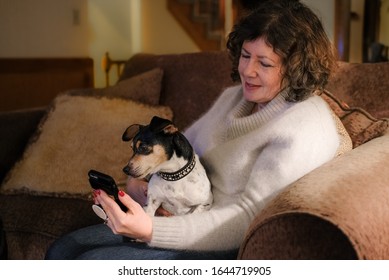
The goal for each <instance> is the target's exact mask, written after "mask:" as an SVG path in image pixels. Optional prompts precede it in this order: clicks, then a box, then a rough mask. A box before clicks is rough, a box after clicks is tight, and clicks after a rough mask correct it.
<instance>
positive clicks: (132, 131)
mask: <svg viewBox="0 0 389 280" xmlns="http://www.w3.org/2000/svg"><path fill="white" fill-rule="evenodd" d="M142 127H143V126H142V125H140V124H133V125H130V126H129V127H127V129H126V130H125V131H124V133H123V135H122V140H123V141H125V142H128V141H130V140H131V139H132V138H134V137H135V135H136V134H137V133H138V132H139V130H140V129H141V128H142Z"/></svg>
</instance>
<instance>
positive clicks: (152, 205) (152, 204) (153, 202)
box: [144, 193, 162, 217]
mask: <svg viewBox="0 0 389 280" xmlns="http://www.w3.org/2000/svg"><path fill="white" fill-rule="evenodd" d="M161 204H162V201H159V200H158V199H156V198H154V197H153V195H152V194H150V193H149V194H148V196H147V205H146V206H145V208H144V209H145V212H146V213H147V214H148V215H150V216H151V217H152V216H154V215H155V211H157V209H158V207H159V206H160V205H161Z"/></svg>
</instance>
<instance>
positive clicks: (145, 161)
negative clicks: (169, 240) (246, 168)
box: [122, 116, 213, 216]
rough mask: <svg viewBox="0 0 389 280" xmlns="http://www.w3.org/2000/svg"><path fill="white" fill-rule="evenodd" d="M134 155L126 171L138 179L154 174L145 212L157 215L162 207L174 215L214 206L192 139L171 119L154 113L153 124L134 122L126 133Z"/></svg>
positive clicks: (208, 184) (149, 186) (124, 136)
mask: <svg viewBox="0 0 389 280" xmlns="http://www.w3.org/2000/svg"><path fill="white" fill-rule="evenodd" d="M122 139H123V141H131V147H132V150H133V154H132V156H131V158H130V160H129V162H128V164H127V165H126V166H125V167H124V168H123V171H124V173H126V174H127V175H129V176H132V177H134V178H139V179H142V178H146V177H149V175H151V178H150V181H149V184H148V191H147V205H146V207H145V211H146V212H147V213H148V214H149V215H152V216H154V214H155V211H156V210H157V209H158V207H159V206H161V205H162V207H163V208H164V209H165V210H167V211H169V212H170V213H172V214H173V215H184V214H188V213H194V212H200V211H204V210H207V209H209V208H210V207H211V204H212V201H213V195H212V192H211V184H210V182H209V180H208V177H207V174H206V172H205V169H204V167H203V166H202V164H201V163H200V160H199V157H198V155H197V154H196V153H195V152H194V150H193V148H192V146H191V145H190V143H189V141H188V140H187V139H186V138H185V136H184V135H183V134H182V133H180V132H179V131H178V129H177V128H176V126H175V125H174V124H173V123H172V122H171V121H169V120H166V119H162V118H159V117H156V116H154V117H153V118H152V120H151V122H150V124H149V125H146V126H144V125H139V124H133V125H131V126H129V127H128V128H127V129H126V131H125V132H124V133H123V136H122Z"/></svg>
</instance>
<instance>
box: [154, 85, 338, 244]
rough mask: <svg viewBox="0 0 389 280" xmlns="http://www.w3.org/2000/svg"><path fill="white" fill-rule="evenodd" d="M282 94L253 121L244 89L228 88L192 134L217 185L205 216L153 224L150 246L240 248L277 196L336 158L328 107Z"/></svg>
mask: <svg viewBox="0 0 389 280" xmlns="http://www.w3.org/2000/svg"><path fill="white" fill-rule="evenodd" d="M284 94H285V93H284V92H283V93H280V94H279V95H278V96H277V97H276V98H274V99H273V100H272V101H271V102H269V103H268V104H267V105H266V106H265V107H263V108H262V109H260V110H259V111H258V112H257V113H255V114H250V113H251V110H252V108H253V103H250V102H247V101H246V100H244V99H243V97H242V90H241V87H240V86H237V87H232V88H228V89H226V90H225V92H224V93H223V94H222V95H221V96H220V98H219V99H218V100H217V101H216V103H215V104H214V105H213V107H212V108H211V109H210V110H209V111H208V112H207V113H206V114H205V115H204V116H202V117H201V118H200V119H199V120H198V121H196V122H195V123H194V124H193V125H192V126H191V127H190V128H189V129H188V130H187V131H186V133H185V134H186V136H187V137H188V139H189V140H190V142H191V143H192V145H193V147H194V149H195V150H196V152H197V153H198V154H199V156H200V157H201V160H202V162H203V164H204V167H205V168H206V170H207V173H208V176H209V178H210V180H211V182H212V191H213V195H214V204H213V207H212V208H211V209H210V210H209V211H207V212H204V213H199V214H190V215H185V216H177V217H169V218H165V217H155V218H154V219H153V236H152V241H151V242H150V243H149V244H150V246H156V247H163V248H172V249H194V250H226V249H232V248H238V247H239V245H240V243H241V242H242V240H243V237H244V234H245V232H246V231H247V229H248V227H249V225H250V222H251V221H252V220H253V218H254V217H255V215H256V214H257V213H258V212H259V211H261V209H263V207H264V205H265V204H266V202H268V201H269V199H270V198H272V197H273V196H274V195H275V194H276V193H277V192H279V191H280V190H282V189H283V188H285V187H286V186H288V185H289V184H291V183H293V182H294V181H295V180H297V179H298V178H300V177H302V176H303V175H305V174H307V173H308V172H310V171H311V170H313V169H315V168H317V167H318V166H320V165H322V164H323V163H325V162H327V161H329V160H330V159H332V158H333V157H334V156H335V154H336V151H337V148H338V147H339V144H340V138H339V136H338V134H337V130H336V125H335V121H334V119H333V117H332V115H331V113H330V109H329V107H328V106H327V104H326V102H325V101H323V100H322V99H321V98H320V97H318V96H314V97H310V98H308V99H307V100H305V101H302V102H299V103H290V102H287V101H285V98H284Z"/></svg>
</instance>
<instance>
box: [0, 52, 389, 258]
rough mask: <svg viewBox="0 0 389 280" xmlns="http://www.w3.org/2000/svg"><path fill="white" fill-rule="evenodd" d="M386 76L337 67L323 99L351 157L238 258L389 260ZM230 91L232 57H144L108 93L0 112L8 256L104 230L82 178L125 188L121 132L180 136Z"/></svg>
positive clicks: (262, 226)
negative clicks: (132, 129)
mask: <svg viewBox="0 0 389 280" xmlns="http://www.w3.org/2000/svg"><path fill="white" fill-rule="evenodd" d="M388 77H389V63H388V62H384V63H374V64H373V63H347V62H339V63H338V68H337V69H336V71H335V73H334V75H333V76H332V77H331V79H330V81H329V83H328V86H327V88H326V91H324V92H323V93H320V95H321V96H322V97H323V98H324V99H325V100H326V101H327V102H328V104H329V106H330V107H331V108H332V109H333V111H334V112H335V113H336V114H337V115H338V116H339V118H340V119H341V121H342V122H343V124H344V126H345V128H346V130H347V133H348V134H349V135H350V137H351V139H352V142H353V149H352V150H351V151H348V152H346V153H344V154H343V155H340V156H338V157H336V158H334V159H333V160H331V161H330V162H327V163H326V164H324V165H322V166H321V167H319V168H317V169H315V170H313V171H312V172H310V173H309V174H307V175H306V176H304V177H302V178H300V179H299V180H297V181H296V182H294V183H293V184H291V185H290V186H287V187H286V188H285V189H284V190H283V191H281V192H280V193H278V194H277V195H276V196H275V197H274V198H273V199H272V200H271V201H270V202H269V203H268V204H267V205H266V207H265V208H264V209H263V211H261V212H260V213H258V214H257V216H256V217H255V219H254V220H253V222H252V224H251V225H250V227H249V229H248V230H247V233H246V235H245V236H244V238H243V241H242V244H241V247H240V251H239V256H238V258H239V259H389V133H388V129H387V128H388V123H389V119H388V117H389V98H388V97H389V79H388ZM231 85H233V82H232V81H231V79H230V60H229V57H228V54H227V53H226V52H224V51H220V52H198V53H184V54H164V55H154V54H136V55H134V56H133V57H131V58H130V59H129V60H128V61H127V63H126V64H125V67H124V69H123V71H122V73H121V76H120V78H119V81H118V83H117V84H115V85H114V86H112V87H109V88H104V89H93V88H89V89H74V90H71V91H67V92H64V93H59V95H58V96H57V98H56V99H55V100H54V101H53V104H52V105H50V106H49V107H47V108H33V109H25V110H20V111H11V112H2V113H0V127H1V129H0V134H1V136H0V147H1V148H0V181H1V182H2V185H1V188H0V219H1V220H2V222H3V227H4V231H5V234H6V242H7V249H8V250H7V251H8V255H7V258H8V259H43V258H44V255H45V252H46V250H47V248H48V247H49V246H50V244H51V243H52V242H53V241H54V240H55V239H57V238H58V237H60V236H61V235H63V234H65V233H67V232H70V231H72V230H75V229H77V228H80V227H85V226H88V225H93V224H96V223H101V222H102V221H101V220H100V219H99V218H98V217H97V216H96V215H95V214H94V212H93V211H92V209H91V205H92V198H91V194H90V188H89V186H88V182H87V176H86V175H85V174H86V169H87V168H94V167H96V168H99V169H100V170H103V171H107V172H106V173H109V174H113V176H114V178H115V179H118V181H119V183H118V184H119V186H120V185H121V184H123V180H125V179H124V177H123V174H121V173H122V172H121V167H122V166H124V165H125V162H124V161H125V158H128V156H129V154H128V153H129V148H128V147H127V146H125V147H124V144H121V143H120V141H119V140H117V139H119V138H120V139H121V128H122V127H123V126H124V125H126V124H131V123H130V122H135V121H138V122H141V121H143V122H145V121H146V120H147V118H149V117H150V116H151V115H153V114H160V115H162V116H165V117H166V118H171V119H173V121H174V123H175V124H176V125H177V126H178V128H179V129H181V130H184V129H185V128H186V127H187V126H189V125H190V124H191V123H192V122H193V121H195V120H196V119H197V118H199V117H200V116H201V115H202V114H203V113H204V112H205V111H206V110H207V109H208V108H209V107H210V106H211V105H212V103H213V102H214V100H215V99H216V98H217V97H218V95H219V94H220V93H221V91H222V90H223V89H224V88H226V87H228V86H231ZM129 107H131V109H130V111H128V110H127V109H128V108H129ZM126 110H127V111H126ZM153 110H154V111H153ZM114 115H115V116H114ZM143 115H146V116H145V117H144V118H143V119H141V117H142V116H143ZM307 117H309V116H307ZM137 118H140V119H137ZM65 121H66V122H67V123H66V124H64V122H65ZM92 123H93V125H94V126H93V125H92ZM117 123H120V125H121V126H120V127H118V128H116V125H117ZM78 125H79V127H78ZM296 129H298V128H296ZM86 131H87V132H86ZM73 134H75V135H73ZM91 135H93V137H90V136H91ZM72 137H73V138H72ZM88 137H89V138H88ZM46 138H48V139H50V140H53V139H54V140H53V141H52V142H54V143H49V144H48V142H45V141H49V140H47V139H46ZM116 138H117V139H116ZM44 139H46V140H44ZM106 139H107V141H106ZM116 140H117V141H118V142H115V141H116ZM99 141H100V142H99ZM59 142H61V145H62V146H56V145H57V143H59ZM110 145H111V146H110ZM122 145H123V147H122ZM75 146H77V149H76V148H75ZM73 148H74V149H73ZM62 150H64V151H65V152H64V153H63V154H61V155H58V153H60V152H62ZM114 150H118V153H117V154H113V155H111V153H115V151H114ZM42 154H45V155H44V156H42ZM123 154H124V157H123ZM112 166H114V167H112ZM111 167H112V168H111ZM110 168H111V169H110ZM27 174H28V175H27ZM83 176H84V177H83ZM119 177H120V178H119Z"/></svg>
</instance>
